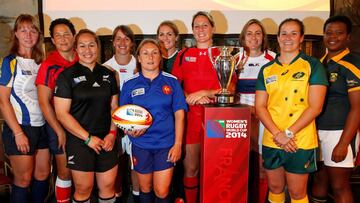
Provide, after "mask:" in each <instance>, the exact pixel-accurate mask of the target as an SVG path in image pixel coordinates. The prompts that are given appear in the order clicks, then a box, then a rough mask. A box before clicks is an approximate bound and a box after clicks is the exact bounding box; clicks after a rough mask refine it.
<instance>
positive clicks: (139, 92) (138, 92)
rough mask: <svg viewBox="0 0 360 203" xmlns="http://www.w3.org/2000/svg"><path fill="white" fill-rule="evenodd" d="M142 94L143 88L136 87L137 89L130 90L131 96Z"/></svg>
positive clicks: (143, 92)
mask: <svg viewBox="0 0 360 203" xmlns="http://www.w3.org/2000/svg"><path fill="white" fill-rule="evenodd" d="M143 94H145V88H138V89H134V90H133V91H132V92H131V97H136V96H139V95H143Z"/></svg>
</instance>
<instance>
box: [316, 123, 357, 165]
mask: <svg viewBox="0 0 360 203" xmlns="http://www.w3.org/2000/svg"><path fill="white" fill-rule="evenodd" d="M341 134H342V130H318V136H319V143H320V159H321V161H324V165H325V166H331V167H342V168H352V167H354V157H353V150H352V148H351V146H350V145H349V146H348V153H347V155H346V157H345V159H344V160H343V161H341V162H338V163H336V162H334V161H332V160H331V155H332V152H333V150H334V148H335V146H336V145H337V144H338V142H339V140H340V137H341Z"/></svg>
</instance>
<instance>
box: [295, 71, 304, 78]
mask: <svg viewBox="0 0 360 203" xmlns="http://www.w3.org/2000/svg"><path fill="white" fill-rule="evenodd" d="M304 75H305V73H304V72H297V73H294V74H293V75H292V77H293V78H294V79H300V78H302V77H304Z"/></svg>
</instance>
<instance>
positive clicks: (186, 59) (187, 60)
mask: <svg viewBox="0 0 360 203" xmlns="http://www.w3.org/2000/svg"><path fill="white" fill-rule="evenodd" d="M185 61H186V62H196V57H191V56H186V57H185Z"/></svg>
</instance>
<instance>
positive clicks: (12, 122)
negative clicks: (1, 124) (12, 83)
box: [0, 86, 30, 154]
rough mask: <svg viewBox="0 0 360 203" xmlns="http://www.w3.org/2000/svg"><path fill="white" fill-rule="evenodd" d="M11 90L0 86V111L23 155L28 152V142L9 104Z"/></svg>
mask: <svg viewBox="0 0 360 203" xmlns="http://www.w3.org/2000/svg"><path fill="white" fill-rule="evenodd" d="M10 95H11V88H10V87H5V86H0V109H1V113H2V115H3V117H4V119H5V122H6V124H7V125H8V126H9V128H10V129H11V130H12V132H13V134H14V137H15V142H16V146H17V149H18V150H19V151H21V152H22V153H23V154H26V153H28V152H29V151H30V146H29V140H28V138H27V137H26V135H25V133H24V132H23V130H22V129H21V127H20V125H19V123H18V121H17V119H16V116H15V112H14V108H13V106H12V105H11V103H10Z"/></svg>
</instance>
